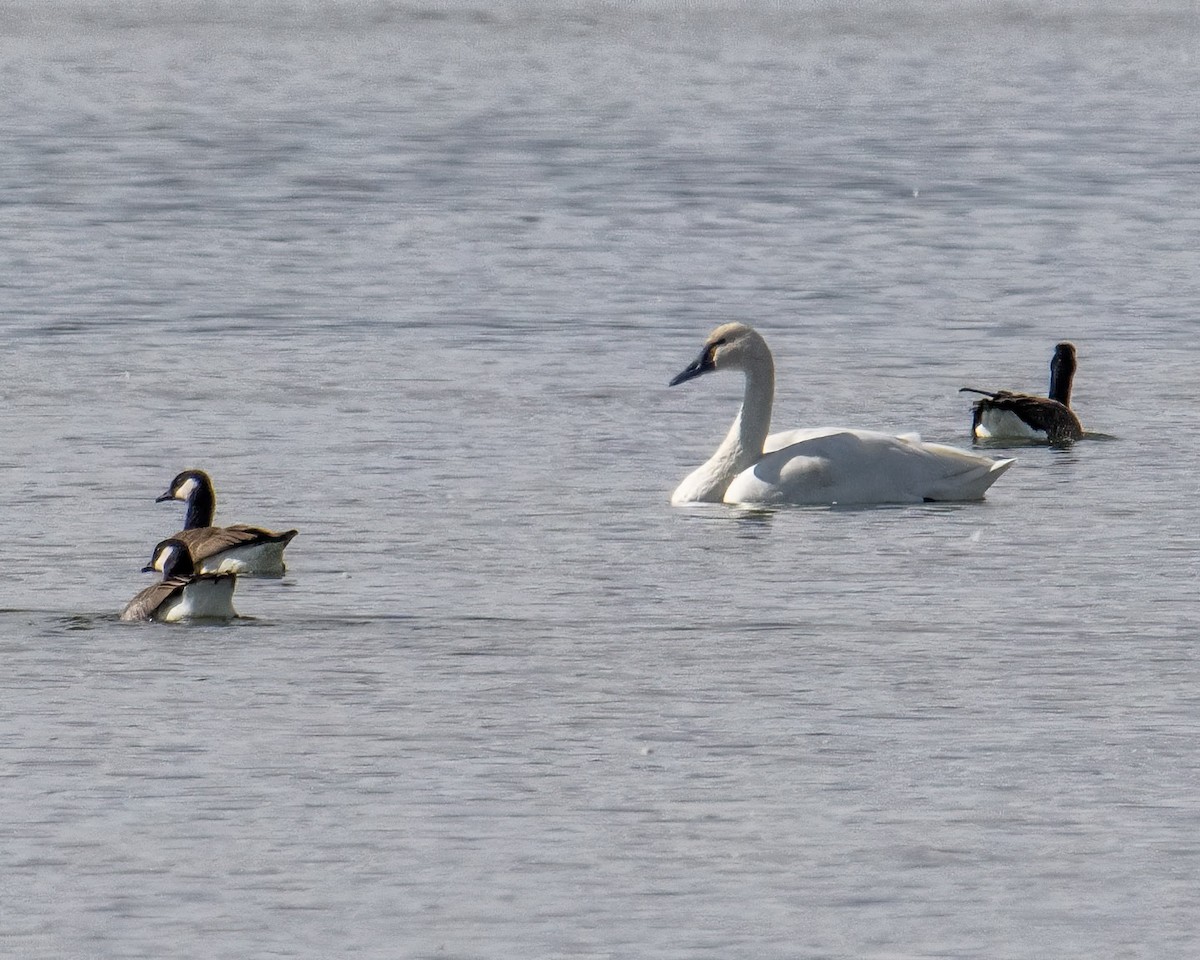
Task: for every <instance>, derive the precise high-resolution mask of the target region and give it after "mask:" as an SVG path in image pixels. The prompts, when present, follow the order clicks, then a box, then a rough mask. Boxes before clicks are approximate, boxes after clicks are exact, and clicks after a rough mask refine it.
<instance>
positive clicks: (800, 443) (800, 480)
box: [671, 323, 1014, 504]
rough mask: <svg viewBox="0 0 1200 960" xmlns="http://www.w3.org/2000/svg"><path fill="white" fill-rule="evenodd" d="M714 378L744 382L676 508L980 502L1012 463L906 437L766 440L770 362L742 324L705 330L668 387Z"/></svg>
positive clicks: (870, 434)
mask: <svg viewBox="0 0 1200 960" xmlns="http://www.w3.org/2000/svg"><path fill="white" fill-rule="evenodd" d="M716 370H741V371H742V372H743V373H744V374H745V377H746V391H745V396H744V397H743V400H742V408H741V410H740V411H739V412H738V415H737V417H736V418H735V419H734V421H733V426H732V427H730V430H729V433H728V435H727V436H726V437H725V439H724V441H722V443H721V445H720V446H719V447H717V450H716V452H715V453H714V454H713V455H712V456H711V457H710V458H709V459H708V461H707V462H706V463H704V464H703V465H702V466H700V467H698V468H697V469H695V470H694V471H692V473H691V474H689V475H688V476H687V478H686V479H684V481H683V483H681V484H680V485H679V486H678V487H677V488H676V490H675V492H674V493H673V494H672V495H671V502H672V503H675V504H680V503H698V502H711V503H720V502H722V501H724V502H725V503H768V504H772V503H774V504H784V503H788V504H835V503H836V504H868V503H921V502H923V501H925V500H979V499H981V498H982V497H983V495H984V492H985V491H986V490H987V489H988V487H990V486H991V485H992V484H993V483H995V481H996V480H997V479H998V478H999V477H1000V475H1001V474H1002V473H1004V471H1005V470H1007V469H1008V468H1009V467H1010V466H1012V464H1013V462H1014V461H1012V460H992V459H989V458H987V457H981V456H978V455H977V454H974V453H969V452H967V451H965V450H959V449H957V448H956V447H949V446H945V445H943V444H940V443H923V442H922V441H921V438H920V437H918V436H916V435H915V434H905V435H901V436H894V435H892V434H888V433H878V432H876V431H873V430H851V429H848V428H843V427H820V428H816V429H801V430H788V431H785V432H782V433H775V434H770V435H768V430H769V429H770V424H771V407H772V404H773V402H774V394H775V364H774V361H773V360H772V358H771V351H770V349H769V348H768V347H767V344H766V341H765V340H763V338H762V337H761V336H760V335H759V334H758V333H757V332H756V331H755V330H753V329H752V328H750V327H748V326H746V325H744V324H740V323H729V324H725V325H724V326H721V327H718V328H717V329H716V330H714V331H713V332H712V333H711V334H710V335H709V338H708V340H707V342H706V343H705V347H704V350H703V351H702V352H701V355H700V357H699V358H698V359H697V360H696V361H695V362H694V363H693V364H692V365H691V366H689V367H688V368H687V369H686V370H684V371H683V372H682V373H681V374H680V375H679V376H678V377H676V378H675V379H674V380H673V381H672V385H674V384H676V383H682V382H684V381H685V380H690V379H692V378H693V377H696V376H699V375H701V374H703V373H711V372H713V371H716Z"/></svg>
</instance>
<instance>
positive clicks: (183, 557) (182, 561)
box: [142, 538, 196, 580]
mask: <svg viewBox="0 0 1200 960" xmlns="http://www.w3.org/2000/svg"><path fill="white" fill-rule="evenodd" d="M155 570H157V571H158V572H159V573H161V574H162V575H163V579H164V580H165V579H167V578H168V577H190V576H191V575H192V574H193V573H195V572H196V570H195V566H194V564H193V563H192V555H191V553H190V552H189V551H188V548H187V544H186V543H184V542H183V541H182V540H176V539H174V538H172V539H170V540H164V541H162V543H160V544H159V545H158V546H156V547H155V548H154V553H152V554H151V555H150V562H149V563H148V564H147V565H146V566H144V567H142V572H143V573H152V572H153V571H155Z"/></svg>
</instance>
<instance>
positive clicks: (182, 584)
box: [121, 538, 237, 623]
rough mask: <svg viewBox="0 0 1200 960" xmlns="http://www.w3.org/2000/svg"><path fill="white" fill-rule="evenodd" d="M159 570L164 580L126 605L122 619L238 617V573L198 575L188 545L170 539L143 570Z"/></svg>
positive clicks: (160, 547) (226, 618) (156, 551)
mask: <svg viewBox="0 0 1200 960" xmlns="http://www.w3.org/2000/svg"><path fill="white" fill-rule="evenodd" d="M153 570H158V571H160V572H161V573H162V575H163V578H162V579H161V580H160V581H159V582H158V583H156V584H154V585H153V586H150V587H147V588H146V589H145V590H142V591H141V592H140V593H138V595H137V596H135V597H134V598H133V599H132V600H130V601H129V603H128V604H126V606H125V609H124V610H122V611H121V619H122V620H161V621H163V622H166V623H175V622H177V621H179V620H193V619H202V618H207V619H216V620H229V619H232V618H233V617H236V616H237V611H236V610H234V609H233V588H234V587H235V586H236V585H237V574H235V573H196V569H195V566H194V565H193V563H192V557H191V554H189V553H188V548H187V544H186V543H184V542H183V541H182V540H178V539H174V538H171V539H167V540H164V541H162V543H160V544H159V545H158V546H156V547H155V548H154V553H153V554H152V555H151V557H150V563H149V564H147V565H146V566H145V567H143V568H142V571H143V572H145V573H149V572H150V571H153Z"/></svg>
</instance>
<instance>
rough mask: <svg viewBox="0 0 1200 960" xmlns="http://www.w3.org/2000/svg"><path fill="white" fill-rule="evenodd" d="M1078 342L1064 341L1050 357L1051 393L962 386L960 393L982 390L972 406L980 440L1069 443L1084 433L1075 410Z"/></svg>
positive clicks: (973, 426)
mask: <svg viewBox="0 0 1200 960" xmlns="http://www.w3.org/2000/svg"><path fill="white" fill-rule="evenodd" d="M1075 366H1076V362H1075V344H1073V343H1067V342H1066V341H1063V342H1062V343H1060V344H1058V345H1057V346H1056V347H1055V348H1054V356H1053V357H1051V358H1050V395H1049V396H1048V397H1038V396H1034V395H1032V394H1028V393H1013V392H1011V391H1009V390H999V391H996V392H995V393H993V392H991V391H989V390H979V389H976V388H975V387H962V388H961V389H960V390H959V393H981V394H983V399H981V400H976V401H975V403H974V405H973V406H972V408H971V409H972V420H971V433H972V435H973V436H974V437H975V438H976V439H977V440H987V439H995V440H1043V441H1046V442H1047V443H1067V442H1070V441H1072V440H1078V439H1079V438H1080V437H1082V436H1083V424H1081V423H1080V422H1079V417H1077V416H1076V415H1075V411H1073V410H1072V409H1071V386H1072V384H1073V383H1074V380H1075Z"/></svg>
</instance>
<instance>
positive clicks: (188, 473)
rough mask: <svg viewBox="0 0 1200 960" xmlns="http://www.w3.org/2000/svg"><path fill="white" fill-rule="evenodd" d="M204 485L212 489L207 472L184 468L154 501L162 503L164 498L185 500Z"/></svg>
mask: <svg viewBox="0 0 1200 960" xmlns="http://www.w3.org/2000/svg"><path fill="white" fill-rule="evenodd" d="M205 487H208V488H209V489H212V481H211V480H210V479H209V478H208V474H207V473H205V472H204V471H203V470H184V471H183V472H182V473H179V474H176V476H175V479H174V480H172V481H171V485H170V486H169V487H167V492H166V493H164V494H163V495H162V496H161V497H157V498H156V499H155V501H154V502H155V503H162V502H163V501H164V500H187V499H188V498H189V497H191V496H192V495H193V494H194V493H196V491H197V490H202V489H204V488H205Z"/></svg>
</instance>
